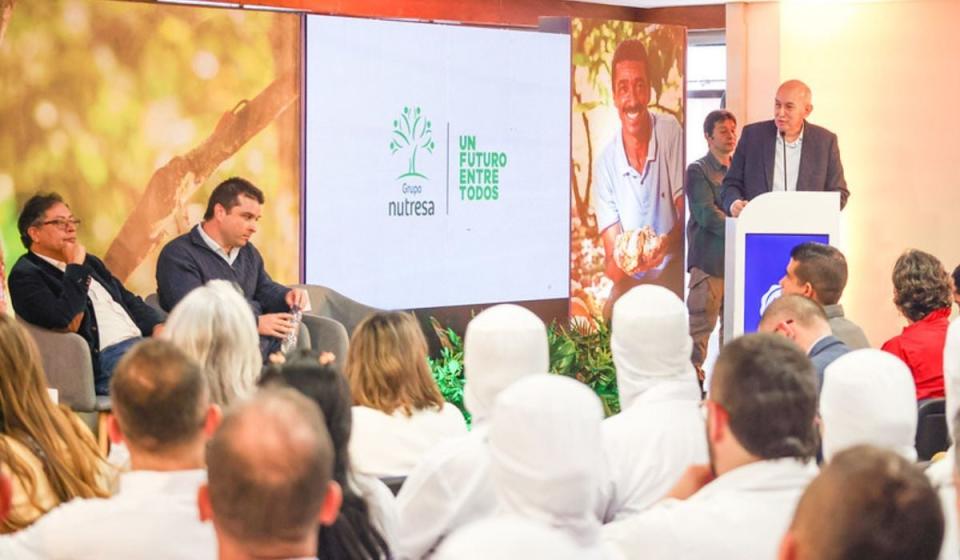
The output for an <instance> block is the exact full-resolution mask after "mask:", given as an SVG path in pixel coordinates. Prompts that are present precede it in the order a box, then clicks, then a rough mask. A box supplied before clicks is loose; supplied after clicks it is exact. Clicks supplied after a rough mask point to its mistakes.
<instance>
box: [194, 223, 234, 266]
mask: <svg viewBox="0 0 960 560" xmlns="http://www.w3.org/2000/svg"><path fill="white" fill-rule="evenodd" d="M197 231H198V232H200V237H201V238H202V239H203V242H204V243H206V244H207V247H210V249H211V250H212V251H213V252H214V253H216V254H218V255H220V257H222V258H223V260H225V261H227V264H229V265H230V266H233V261H235V260H237V255H239V254H240V247H234V248H233V249H230V252H229V253H228V252H226V251H224V250H223V247H221V246H220V244H219V243H217V242H216V241H214V240H213V238H212V237H210V236H209V235H207V232H206V231H204V230H203V224H197Z"/></svg>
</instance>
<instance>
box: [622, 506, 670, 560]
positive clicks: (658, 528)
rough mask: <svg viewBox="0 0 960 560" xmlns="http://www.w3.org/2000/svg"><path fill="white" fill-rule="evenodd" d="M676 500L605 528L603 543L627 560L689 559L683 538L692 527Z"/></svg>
mask: <svg viewBox="0 0 960 560" xmlns="http://www.w3.org/2000/svg"><path fill="white" fill-rule="evenodd" d="M679 504H681V502H677V501H676V500H665V501H664V502H661V503H660V504H658V505H657V506H655V507H653V508H651V509H649V510H647V511H645V512H643V513H641V514H639V515H636V516H634V517H630V518H628V519H625V520H623V521H614V522H613V523H608V524H607V525H604V526H603V541H604V543H606V544H608V545H610V546H612V547H613V548H615V549H617V550H618V551H620V553H621V554H622V555H623V557H624V558H625V559H627V560H633V559H637V560H641V559H642V560H660V559H663V560H674V559H677V558H685V557H686V556H685V553H684V546H683V538H682V537H683V535H684V531H685V530H686V529H687V527H688V525H687V523H685V521H684V516H683V515H682V513H681V512H680V509H681V508H678V507H675V506H677V505H679Z"/></svg>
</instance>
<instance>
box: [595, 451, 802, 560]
mask: <svg viewBox="0 0 960 560" xmlns="http://www.w3.org/2000/svg"><path fill="white" fill-rule="evenodd" d="M816 474H817V468H816V466H815V465H814V464H813V463H812V462H811V463H809V464H805V463H803V462H801V461H798V460H795V459H778V460H773V461H759V462H756V463H751V464H749V465H744V466H742V467H739V468H737V469H734V470H732V471H730V472H728V473H726V474H724V475H723V476H721V477H719V478H717V479H716V480H714V481H713V482H711V483H710V484H707V485H706V486H704V487H703V488H702V489H701V490H700V491H699V492H697V493H696V494H694V495H693V496H691V497H690V498H689V499H687V500H664V501H663V502H661V503H660V504H659V505H657V506H656V507H653V508H651V509H649V510H647V511H646V512H644V513H642V514H640V515H637V516H634V517H632V518H629V519H626V520H624V521H618V522H615V523H611V524H609V525H605V526H604V528H603V537H604V539H605V540H606V541H607V542H610V543H612V544H614V545H615V546H617V547H618V548H619V549H620V551H621V552H622V553H623V554H624V555H625V556H626V557H627V558H643V559H645V560H656V559H658V558H664V559H670V560H674V559H676V560H686V559H689V560H702V559H703V558H710V559H712V560H726V559H729V560H743V559H745V558H750V559H753V558H757V559H760V558H776V557H777V549H778V547H779V545H780V538H781V537H782V536H783V533H784V531H786V529H787V527H788V526H789V525H790V520H791V519H792V518H793V512H794V509H795V508H796V506H797V502H798V501H799V500H800V495H801V494H802V493H803V491H804V489H805V488H806V487H807V485H808V484H809V483H810V481H812V480H813V478H814V477H815V476H816Z"/></svg>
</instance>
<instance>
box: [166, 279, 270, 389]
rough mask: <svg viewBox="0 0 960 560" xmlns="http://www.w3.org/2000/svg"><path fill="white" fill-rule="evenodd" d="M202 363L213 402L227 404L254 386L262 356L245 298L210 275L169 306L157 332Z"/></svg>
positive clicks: (228, 285) (255, 324)
mask: <svg viewBox="0 0 960 560" xmlns="http://www.w3.org/2000/svg"><path fill="white" fill-rule="evenodd" d="M161 336H162V337H163V338H165V339H167V340H169V341H171V342H173V343H175V344H176V345H177V346H178V347H179V348H181V349H182V350H183V351H184V352H186V353H187V355H188V356H190V357H191V358H193V359H195V360H196V361H197V362H199V363H200V364H202V365H203V366H204V369H205V370H206V372H207V381H208V383H209V385H210V396H211V399H212V400H213V402H215V403H216V404H218V405H220V406H227V405H229V404H231V403H232V402H233V401H235V400H237V399H243V398H246V397H248V396H250V395H251V394H252V393H253V392H254V390H255V389H256V384H257V379H259V378H260V370H261V366H262V364H263V359H262V358H261V356H260V337H259V335H258V334H257V321H256V319H255V318H254V316H253V312H252V311H251V310H250V304H248V303H247V300H246V299H244V297H243V295H241V293H240V291H239V290H238V289H237V288H236V287H235V286H234V285H233V284H231V283H230V282H228V281H226V280H211V281H210V282H208V283H207V284H206V285H204V286H201V287H199V288H196V289H194V290H193V291H191V292H190V293H189V294H187V297H185V298H183V299H182V300H181V301H180V303H178V304H177V305H176V307H174V308H173V311H171V312H170V316H169V317H168V318H167V322H166V326H165V328H164V329H163V333H162V335H161Z"/></svg>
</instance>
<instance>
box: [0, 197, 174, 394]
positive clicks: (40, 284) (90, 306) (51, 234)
mask: <svg viewBox="0 0 960 560" xmlns="http://www.w3.org/2000/svg"><path fill="white" fill-rule="evenodd" d="M79 225H80V220H78V219H76V218H75V217H74V215H73V212H71V211H70V207H69V206H67V205H66V204H64V202H63V199H62V198H61V197H60V195H58V194H56V193H50V194H37V195H34V196H32V197H30V200H28V201H27V202H26V204H24V205H23V210H22V211H21V212H20V217H19V219H18V220H17V227H18V229H19V231H20V240H21V241H22V242H23V246H24V247H26V248H27V254H25V255H23V256H22V257H20V259H19V260H17V264H15V265H13V269H12V270H11V271H10V301H11V303H13V309H14V311H16V312H17V315H19V316H20V317H21V318H23V319H24V320H26V321H28V322H30V323H32V324H34V325H37V326H39V327H43V328H45V329H51V330H58V331H69V332H75V333H77V334H78V335H80V336H81V337H83V339H84V340H86V341H87V345H88V346H89V347H90V357H91V362H92V366H93V380H94V388H95V390H96V393H97V394H98V395H106V394H108V393H109V387H110V377H111V375H112V374H113V369H114V367H116V365H117V362H119V361H120V358H121V357H122V356H123V355H124V354H125V353H126V352H127V351H128V350H129V349H130V348H131V347H132V346H133V345H135V344H136V343H137V342H139V341H140V340H141V338H142V337H145V336H151V335H153V334H155V333H157V332H159V330H160V328H161V326H160V325H161V323H162V322H163V314H161V313H160V312H159V311H158V310H156V309H154V308H152V307H150V306H149V305H147V304H146V303H144V301H143V300H142V299H140V298H139V297H138V296H136V295H134V294H133V293H131V292H130V291H129V290H127V289H126V288H124V287H123V284H122V283H121V282H120V280H119V279H118V278H116V277H115V276H114V275H113V274H111V273H110V271H109V270H107V267H106V265H104V264H103V261H101V260H100V259H98V258H97V257H95V256H93V255H88V254H87V250H86V249H85V248H84V246H83V244H82V243H80V241H79V240H78V239H77V228H78V227H79Z"/></svg>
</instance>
